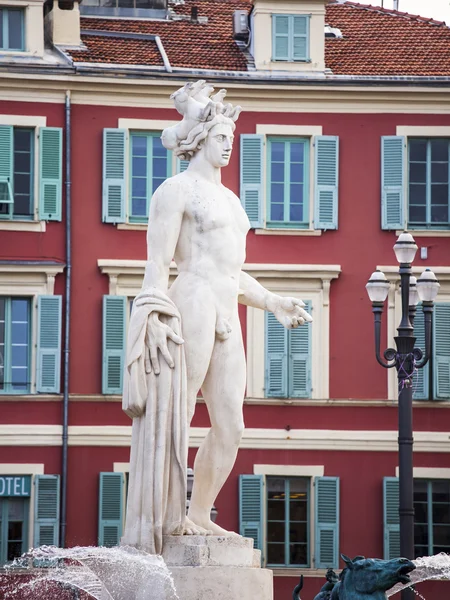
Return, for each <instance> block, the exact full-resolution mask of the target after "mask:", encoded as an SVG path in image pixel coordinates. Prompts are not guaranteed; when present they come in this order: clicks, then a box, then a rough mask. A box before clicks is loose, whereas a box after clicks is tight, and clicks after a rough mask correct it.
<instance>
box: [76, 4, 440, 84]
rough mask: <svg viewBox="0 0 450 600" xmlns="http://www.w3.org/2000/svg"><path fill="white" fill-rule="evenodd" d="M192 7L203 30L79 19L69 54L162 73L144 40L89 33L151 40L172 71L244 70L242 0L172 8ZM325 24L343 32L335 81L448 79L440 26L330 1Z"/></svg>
mask: <svg viewBox="0 0 450 600" xmlns="http://www.w3.org/2000/svg"><path fill="white" fill-rule="evenodd" d="M193 6H196V7H197V8H198V16H199V17H207V23H193V22H191V21H190V20H167V21H163V20H131V19H107V18H105V19H99V18H87V17H82V19H81V28H82V30H84V31H86V30H92V31H93V33H92V34H88V33H83V34H82V40H83V43H84V44H85V46H86V49H85V50H71V51H70V52H69V53H70V56H71V57H72V58H73V60H74V61H75V62H88V63H89V62H91V63H109V64H123V65H149V66H163V60H162V57H161V55H160V53H159V51H158V48H157V46H156V43H155V42H154V41H152V40H149V39H134V38H126V37H124V38H121V37H112V38H110V37H103V36H101V35H95V33H94V32H95V31H102V32H116V34H118V33H128V34H130V33H131V34H147V35H148V34H150V35H158V36H160V38H161V41H162V43H163V46H164V49H165V51H166V53H167V56H168V59H169V61H170V64H171V65H172V66H173V67H178V68H187V69H212V70H218V71H221V70H227V71H246V70H247V60H246V58H245V56H244V53H243V52H242V51H241V50H240V49H239V47H238V45H237V44H236V42H235V41H234V40H233V27H232V25H233V20H232V17H233V12H234V11H235V10H237V9H243V10H247V11H250V9H251V2H250V1H247V0H185V3H184V4H182V5H178V6H177V7H175V8H174V12H175V13H177V14H178V15H185V16H187V15H190V14H191V8H192V7H193ZM326 23H327V24H328V25H330V26H331V27H335V28H338V29H340V30H341V32H342V35H343V37H342V38H328V39H326V43H325V63H326V66H327V68H329V69H331V71H332V73H333V74H335V75H378V76H383V75H384V76H396V75H397V76H401V75H410V76H450V28H449V27H447V26H446V25H445V23H443V22H440V21H434V20H433V19H427V18H424V17H420V16H417V15H409V14H408V13H402V12H398V11H393V10H387V9H383V8H381V7H376V6H370V5H364V4H357V3H355V2H338V0H331V1H330V3H329V4H328V5H327V7H326Z"/></svg>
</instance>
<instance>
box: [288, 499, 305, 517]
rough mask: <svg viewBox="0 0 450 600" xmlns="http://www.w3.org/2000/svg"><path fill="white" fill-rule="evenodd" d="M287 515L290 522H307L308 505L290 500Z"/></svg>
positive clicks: (300, 501)
mask: <svg viewBox="0 0 450 600" xmlns="http://www.w3.org/2000/svg"><path fill="white" fill-rule="evenodd" d="M289 515H290V518H291V521H307V520H308V503H307V502H306V501H302V500H291V503H290V506H289Z"/></svg>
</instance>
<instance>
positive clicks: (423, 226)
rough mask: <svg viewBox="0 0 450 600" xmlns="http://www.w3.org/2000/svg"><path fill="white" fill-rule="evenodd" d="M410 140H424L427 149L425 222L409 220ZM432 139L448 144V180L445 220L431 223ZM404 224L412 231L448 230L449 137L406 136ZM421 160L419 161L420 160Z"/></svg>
mask: <svg viewBox="0 0 450 600" xmlns="http://www.w3.org/2000/svg"><path fill="white" fill-rule="evenodd" d="M411 140H420V141H424V142H426V144H427V150H426V162H425V168H426V179H425V209H426V220H425V222H420V221H418V222H413V221H411V220H410V206H411V204H410V191H411V181H410V170H411V159H410V153H411V149H410V142H411ZM433 140H446V141H447V144H448V152H449V153H448V161H447V175H448V181H447V188H448V189H447V222H438V223H433V222H432V220H431V184H432V180H431V175H432V173H431V166H432V162H433V161H432V160H431V142H432V141H433ZM406 146H407V148H406V150H407V151H406V153H405V154H406V190H405V192H406V194H405V195H406V226H407V228H408V229H411V230H412V231H415V230H419V231H424V230H429V231H430V233H432V232H433V231H434V230H439V229H441V230H442V229H444V230H450V137H445V136H442V137H437V136H429V137H426V136H424V137H422V136H412V135H410V136H407V138H406ZM413 162H415V163H417V162H419V161H413ZM420 162H421V161H420ZM439 162H443V161H439ZM413 184H414V182H413Z"/></svg>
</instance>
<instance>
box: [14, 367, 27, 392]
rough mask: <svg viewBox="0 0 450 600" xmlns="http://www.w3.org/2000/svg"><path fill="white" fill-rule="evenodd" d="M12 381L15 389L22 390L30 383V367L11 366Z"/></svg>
mask: <svg viewBox="0 0 450 600" xmlns="http://www.w3.org/2000/svg"><path fill="white" fill-rule="evenodd" d="M11 383H12V384H13V388H14V389H15V390H21V389H24V388H26V387H27V385H28V383H29V382H28V369H27V368H26V367H11Z"/></svg>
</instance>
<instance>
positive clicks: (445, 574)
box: [386, 552, 450, 598]
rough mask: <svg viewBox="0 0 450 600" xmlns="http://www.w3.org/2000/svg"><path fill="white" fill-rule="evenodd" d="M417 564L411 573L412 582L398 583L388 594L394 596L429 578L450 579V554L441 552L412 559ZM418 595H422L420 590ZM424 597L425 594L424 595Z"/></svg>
mask: <svg viewBox="0 0 450 600" xmlns="http://www.w3.org/2000/svg"><path fill="white" fill-rule="evenodd" d="M412 562H413V563H414V564H415V565H416V569H415V571H412V572H411V573H409V577H410V579H411V583H409V584H403V583H398V584H397V585H395V586H394V587H393V588H391V589H390V590H388V591H387V592H386V595H387V596H388V597H389V596H392V595H393V594H396V593H397V592H400V591H401V590H403V589H404V588H406V587H409V586H411V585H413V584H415V583H420V582H421V581H426V580H427V579H450V555H449V554H445V553H444V552H441V553H440V554H436V555H435V556H422V557H421V558H416V560H413V561H412ZM416 595H418V596H421V595H420V594H419V593H418V592H416ZM422 598H423V596H422Z"/></svg>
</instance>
